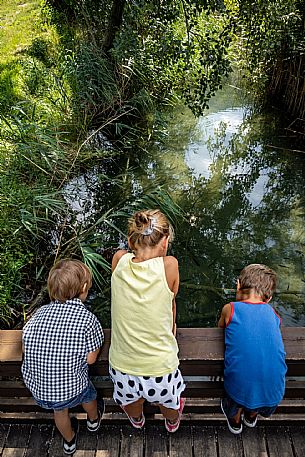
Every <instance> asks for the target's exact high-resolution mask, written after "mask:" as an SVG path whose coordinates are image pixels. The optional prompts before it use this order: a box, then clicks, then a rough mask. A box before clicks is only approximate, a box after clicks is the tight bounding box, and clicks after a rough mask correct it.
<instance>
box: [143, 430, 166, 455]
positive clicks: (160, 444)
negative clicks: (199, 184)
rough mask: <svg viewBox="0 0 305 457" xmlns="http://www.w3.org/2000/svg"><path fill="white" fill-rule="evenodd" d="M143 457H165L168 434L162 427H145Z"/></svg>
mask: <svg viewBox="0 0 305 457" xmlns="http://www.w3.org/2000/svg"><path fill="white" fill-rule="evenodd" d="M145 443H146V445H145V457H167V448H168V446H169V442H168V433H167V432H166V429H165V427H164V425H163V424H162V425H161V426H156V425H147V426H146V427H145Z"/></svg>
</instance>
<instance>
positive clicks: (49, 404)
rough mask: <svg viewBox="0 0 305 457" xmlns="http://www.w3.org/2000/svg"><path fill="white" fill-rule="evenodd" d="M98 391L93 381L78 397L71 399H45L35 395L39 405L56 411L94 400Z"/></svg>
mask: <svg viewBox="0 0 305 457" xmlns="http://www.w3.org/2000/svg"><path fill="white" fill-rule="evenodd" d="M96 397H97V393H96V390H95V387H94V385H93V384H92V382H91V381H89V384H88V386H87V387H85V389H84V390H83V391H82V392H81V393H80V394H78V395H76V397H73V398H70V399H69V400H64V401H45V400H39V399H38V398H35V397H34V400H35V401H36V403H37V405H38V406H40V407H41V408H44V409H53V410H54V411H62V410H63V409H67V408H74V406H78V405H80V404H81V403H90V402H91V401H93V400H96Z"/></svg>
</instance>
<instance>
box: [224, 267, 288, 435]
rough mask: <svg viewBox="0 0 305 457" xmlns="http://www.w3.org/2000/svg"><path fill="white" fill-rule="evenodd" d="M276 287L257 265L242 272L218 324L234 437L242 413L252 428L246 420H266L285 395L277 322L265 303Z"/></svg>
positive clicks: (272, 275)
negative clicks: (221, 332) (234, 298)
mask: <svg viewBox="0 0 305 457" xmlns="http://www.w3.org/2000/svg"><path fill="white" fill-rule="evenodd" d="M275 284H276V276H275V273H274V272H273V271H272V270H271V269H270V268H268V267H266V266H264V265H260V264H253V265H249V266H248V267H246V268H244V270H243V271H242V272H241V275H240V277H239V280H238V284H237V300H238V301H236V302H232V303H228V304H227V305H225V306H224V308H223V310H222V315H221V318H220V320H219V326H220V327H225V369H224V387H225V391H226V394H227V398H226V399H225V400H223V402H222V409H223V411H224V413H225V414H226V416H227V420H228V425H229V429H230V430H231V431H232V432H233V433H240V432H241V430H242V426H241V422H240V414H241V412H242V410H244V416H243V417H244V418H245V417H246V419H244V423H245V424H246V425H248V426H253V424H254V425H255V424H256V420H255V421H254V420H253V421H252V422H251V419H250V417H252V418H256V417H257V413H260V414H261V415H264V416H269V415H270V414H272V412H273V411H274V410H275V408H276V406H277V405H278V403H279V402H280V401H281V400H282V398H283V395H284V391H285V374H286V371H287V367H286V363H285V351H284V345H283V340H282V335H281V331H280V324H281V319H280V317H279V316H278V315H277V314H276V312H275V311H274V309H273V308H272V307H271V306H270V305H269V303H268V302H269V301H270V300H271V298H272V293H273V291H274V290H275ZM251 414H252V416H251ZM247 417H248V420H247ZM234 422H235V424H234ZM254 422H255V423H254ZM236 423H237V425H236ZM249 424H250V425H249ZM251 424H252V425H251Z"/></svg>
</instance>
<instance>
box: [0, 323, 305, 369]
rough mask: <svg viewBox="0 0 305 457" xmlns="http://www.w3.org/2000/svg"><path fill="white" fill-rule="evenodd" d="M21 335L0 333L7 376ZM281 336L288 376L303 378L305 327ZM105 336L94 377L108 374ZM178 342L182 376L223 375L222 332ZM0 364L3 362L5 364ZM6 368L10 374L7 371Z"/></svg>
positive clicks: (190, 334)
mask: <svg viewBox="0 0 305 457" xmlns="http://www.w3.org/2000/svg"><path fill="white" fill-rule="evenodd" d="M21 333H22V331H21V330H1V331H0V348H1V349H0V370H1V373H5V375H6V376H10V375H11V376H13V375H15V374H16V373H19V374H20V362H21V359H22V352H21ZM282 333H283V340H284V345H285V350H286V361H287V364H288V375H302V374H303V375H304V367H305V357H304V354H305V328H304V327H286V328H283V329H282ZM104 334H105V343H104V345H103V347H102V351H101V354H100V356H99V360H98V362H97V363H96V364H94V365H93V366H92V367H91V368H90V371H91V373H92V374H94V375H96V374H99V375H107V373H108V351H109V346H110V336H111V335H110V330H109V329H105V330H104ZM177 340H178V345H179V348H180V352H179V356H180V360H181V370H182V372H183V374H184V375H189V374H193V375H194V374H197V375H218V374H221V373H222V370H223V354H224V338H223V330H222V329H218V328H180V329H178V331H177ZM3 361H6V363H5V364H4V363H3ZM7 363H8V365H7ZM18 364H19V365H18ZM6 367H7V368H8V370H10V371H7V370H6Z"/></svg>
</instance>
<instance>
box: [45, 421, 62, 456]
mask: <svg viewBox="0 0 305 457" xmlns="http://www.w3.org/2000/svg"><path fill="white" fill-rule="evenodd" d="M53 422H54V421H53ZM62 445H63V441H62V437H61V435H60V433H59V431H58V430H57V428H56V427H55V426H54V427H53V435H52V438H51V442H50V448H49V455H48V457H59V456H63V455H64V453H63V448H62Z"/></svg>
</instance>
